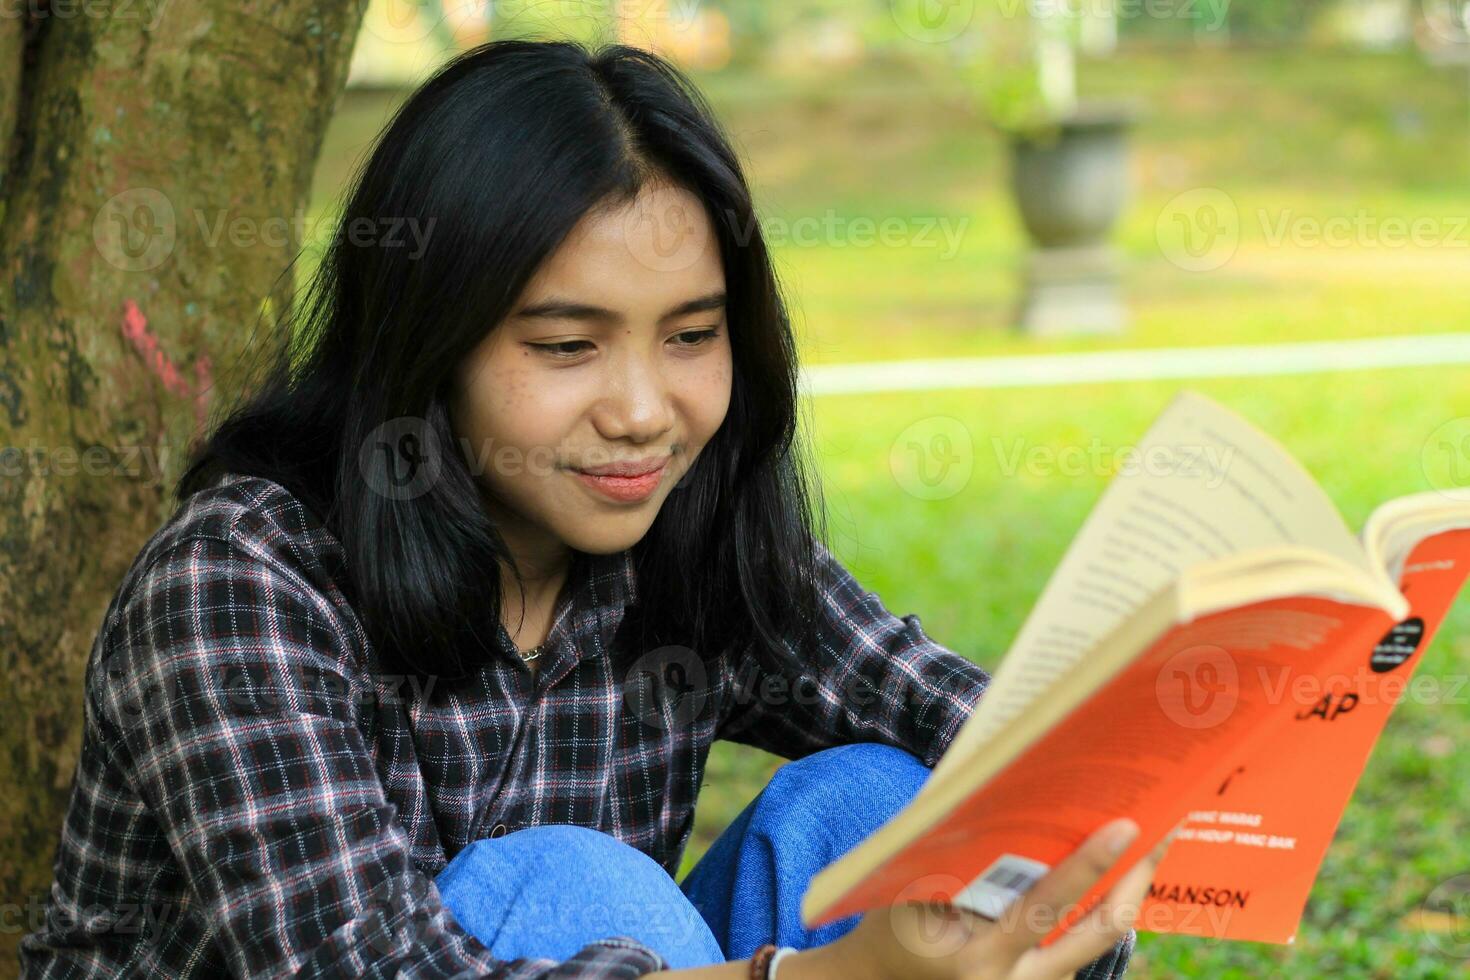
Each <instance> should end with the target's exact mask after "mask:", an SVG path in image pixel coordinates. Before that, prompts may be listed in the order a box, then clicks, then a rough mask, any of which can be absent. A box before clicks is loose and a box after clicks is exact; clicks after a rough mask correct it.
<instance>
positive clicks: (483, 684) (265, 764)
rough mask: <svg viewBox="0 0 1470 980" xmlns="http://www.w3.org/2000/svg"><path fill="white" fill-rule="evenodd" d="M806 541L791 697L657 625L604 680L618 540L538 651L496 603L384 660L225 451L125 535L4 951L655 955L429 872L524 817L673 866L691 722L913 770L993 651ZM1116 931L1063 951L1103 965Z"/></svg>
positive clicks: (315, 968)
mask: <svg viewBox="0 0 1470 980" xmlns="http://www.w3.org/2000/svg"><path fill="white" fill-rule="evenodd" d="M821 555H822V559H823V562H824V563H825V564H826V565H827V567H828V568H829V570H830V572H831V573H832V574H833V575H834V576H835V577H834V578H832V579H831V581H832V583H833V584H832V585H831V587H830V588H829V589H828V590H827V591H826V593H825V596H824V609H825V613H824V617H825V619H824V630H825V634H824V642H823V644H822V653H821V659H820V662H818V663H815V664H812V665H811V670H810V673H809V675H806V676H804V677H803V678H801V680H802V681H803V682H804V683H803V684H800V685H794V689H793V690H792V691H791V692H790V696H789V697H783V696H782V695H781V694H780V691H782V690H784V688H778V687H775V686H773V685H771V684H770V683H768V681H770V680H773V679H769V678H767V677H766V676H765V675H764V674H763V673H762V672H761V671H760V670H759V668H758V667H757V665H756V663H755V660H754V658H753V657H750V656H749V651H748V650H747V651H746V654H745V655H744V656H743V657H734V656H729V657H722V658H720V661H719V662H720V666H719V667H718V668H717V669H711V670H705V669H704V668H703V666H702V665H701V663H700V662H699V661H698V660H696V659H695V658H694V656H693V654H692V652H689V651H683V652H684V653H686V654H688V656H681V655H680V653H679V651H680V648H670V649H672V650H673V651H674V652H673V653H672V654H669V653H668V651H665V652H663V653H658V652H654V653H653V654H650V655H647V656H645V657H643V658H641V659H640V660H638V661H637V662H636V663H635V664H634V665H633V666H632V668H629V669H627V670H626V672H625V674H624V676H617V671H616V670H615V669H614V668H613V667H612V666H611V665H612V663H613V661H614V660H615V659H620V658H612V657H609V656H607V654H608V650H609V645H610V644H612V643H613V642H614V639H615V637H614V634H615V631H616V628H617V626H618V624H619V622H620V620H621V618H622V612H623V610H624V608H625V607H626V606H627V605H628V604H630V603H632V602H633V601H635V600H636V581H635V575H634V573H633V566H632V560H631V555H630V553H629V552H626V551H624V552H621V553H619V554H615V555H606V556H594V555H579V556H578V557H579V561H578V562H577V563H574V566H573V572H572V576H573V577H572V579H571V587H570V588H569V589H568V590H567V592H565V593H563V596H562V601H561V602H560V604H559V605H558V607H557V610H556V612H555V625H554V626H553V628H552V630H551V633H550V635H549V637H548V645H547V652H546V653H544V654H543V660H542V664H543V665H542V667H541V669H540V670H539V671H538V672H537V674H536V675H534V676H533V675H532V673H531V671H530V670H529V668H528V667H527V666H526V665H525V663H523V662H522V661H521V659H520V658H519V656H518V655H517V654H516V650H515V646H514V644H513V643H512V642H511V639H510V636H509V634H508V633H507V632H506V631H505V630H504V628H503V627H502V628H501V632H500V636H499V643H500V646H501V649H500V650H499V651H498V655H497V656H496V657H494V658H492V660H491V662H489V663H486V664H485V665H484V666H482V667H480V668H479V669H478V670H476V671H474V672H472V673H471V674H470V675H468V676H467V677H465V678H461V679H453V680H447V679H436V678H432V677H428V678H417V677H402V676H392V675H388V674H384V673H381V672H379V671H378V670H376V669H375V668H374V666H373V663H372V656H371V651H370V645H369V643H368V640H367V638H366V636H365V634H364V632H363V629H362V626H361V624H360V622H359V620H358V618H357V616H356V615H355V614H354V612H353V610H352V608H351V607H350V606H349V605H348V603H347V601H346V599H345V597H344V596H345V592H346V577H345V574H344V565H343V556H342V551H341V548H340V545H339V544H338V542H337V541H336V540H335V538H333V537H332V536H331V534H330V533H329V532H328V531H327V530H326V529H325V528H324V527H323V526H322V525H321V524H320V523H319V522H318V521H317V520H315V519H314V517H313V516H312V515H310V514H309V513H308V511H307V510H306V508H305V507H304V506H303V505H302V504H301V503H300V502H299V501H298V500H297V499H296V498H295V497H294V496H292V495H291V494H290V493H289V492H288V491H287V490H285V489H284V488H283V487H281V486H279V485H278V484H275V483H273V482H270V481H268V480H264V479H260V478H256V477H240V476H238V475H232V474H226V475H225V476H224V477H222V478H221V479H220V480H218V481H216V483H215V484H214V485H213V486H212V487H210V488H207V489H205V490H203V491H200V492H199V493H196V494H194V495H193V496H191V497H190V498H189V499H188V500H187V501H185V503H184V505H183V506H181V507H180V509H179V511H178V512H177V513H176V514H175V515H174V517H173V518H172V519H171V520H170V521H168V522H167V523H166V524H165V525H164V526H163V527H162V528H160V529H159V531H158V532H157V533H155V534H154V535H153V537H152V538H150V540H149V541H148V543H147V544H146V545H145V547H144V548H143V550H142V551H141V552H140V554H139V555H138V557H137V559H136V560H135V561H134V563H133V565H132V566H131V567H130V569H129V570H128V572H127V574H126V575H125V577H124V579H123V582H122V584H121V586H120V588H119V590H118V592H117V594H116V596H115V597H114V598H113V601H112V603H111V604H110V606H109V607H108V610H107V613H106V616H105V618H104V620H103V623H102V627H101V629H100V630H99V632H98V636H97V640H96V643H95V644H94V646H93V649H92V653H91V656H90V658H89V661H88V665H87V672H86V689H85V718H86V720H85V729H84V732H83V740H82V748H81V756H80V758H79V760H78V763H77V769H76V774H75V778H74V782H73V786H72V795H71V802H70V807H69V810H68V812H67V814H66V819H65V822H64V826H63V828H62V833H61V840H60V845H59V847H58V849H57V856H56V864H55V882H54V884H53V886H52V889H51V893H50V896H49V899H48V902H47V904H46V907H45V918H44V920H43V924H42V927H41V928H39V929H37V930H36V931H34V932H32V933H30V934H29V935H27V936H25V937H24V938H23V940H22V945H21V963H22V966H23V972H24V974H25V975H27V976H36V977H62V976H65V977H76V976H107V977H112V976H139V975H146V976H150V977H152V976H166V977H199V976H203V977H215V976H222V975H233V976H252V977H253V976H285V975H302V976H338V975H351V976H373V977H390V976H402V977H409V978H427V977H448V976H457V977H466V976H474V977H482V976H483V977H497V978H499V977H504V978H525V980H529V978H538V980H552V978H564V977H599V978H631V977H637V976H642V975H644V974H646V973H651V972H655V971H658V970H663V969H668V964H667V962H666V961H665V960H664V959H663V957H662V956H660V955H659V954H658V953H657V952H656V951H655V950H653V949H651V948H649V947H647V946H645V945H643V944H642V943H640V942H637V941H635V940H633V939H630V938H627V937H608V938H606V939H601V940H598V941H595V942H592V943H590V944H588V945H587V946H585V947H583V948H582V949H581V950H580V951H578V952H577V953H576V954H575V955H574V956H572V957H571V958H569V959H566V960H564V961H560V962H558V961H555V960H551V959H527V958H522V959H516V960H502V959H497V958H495V957H494V956H493V955H492V954H491V952H490V951H489V950H488V949H486V948H485V946H483V945H482V944H481V943H479V942H478V941H477V940H476V939H475V938H474V937H472V936H470V935H469V934H468V933H467V932H465V931H464V930H463V928H462V927H460V926H459V925H458V924H457V923H456V922H455V920H454V919H453V917H452V915H451V914H450V913H449V911H448V909H447V908H446V907H445V906H444V905H443V904H442V903H441V901H440V899H439V894H438V891H437V890H436V889H435V888H434V886H433V878H434V876H435V875H436V874H437V873H438V872H439V871H441V870H442V869H443V868H444V866H445V865H446V864H447V863H448V861H449V860H450V859H451V858H452V857H453V856H454V855H455V854H456V853H458V852H459V851H460V850H461V849H462V848H464V847H465V846H466V845H467V844H469V843H470V842H472V841H474V840H477V839H479V838H482V837H487V836H499V835H501V834H503V833H506V832H508V831H510V830H515V829H517V828H520V827H527V826H534V825H539V824H549V823H571V824H578V825H581V826H586V827H592V828H596V829H598V830H601V831H603V832H605V833H608V834H611V835H612V836H614V837H616V838H617V839H619V840H621V841H623V842H625V843H627V844H629V845H631V846H633V847H636V848H638V849H639V850H641V851H643V852H645V853H647V854H648V855H650V856H651V857H653V858H654V859H655V860H657V861H658V862H659V863H660V864H661V865H662V866H663V867H664V868H665V869H667V870H668V872H669V873H670V874H671V875H673V874H675V873H676V872H677V870H678V867H679V864H680V858H681V855H682V853H683V851H684V847H685V844H686V842H687V841H688V839H689V834H690V830H691V828H692V826H693V816H694V805H695V798H696V795H697V793H698V790H699V786H700V781H701V779H702V776H703V772H704V766H705V760H706V757H707V754H708V752H709V748H710V744H711V742H713V741H714V740H715V739H716V738H724V739H729V740H732V741H737V742H742V743H746V744H750V745H755V746H758V747H760V748H762V749H766V750H768V751H771V752H774V753H777V754H778V755H781V756H783V757H786V758H791V759H794V758H799V757H801V756H803V755H806V754H809V753H811V752H814V751H817V750H819V749H822V748H826V747H828V746H832V745H838V744H843V743H848V742H855V741H878V742H886V743H888V744H891V745H896V746H900V747H902V748H905V749H907V750H909V751H911V752H913V753H914V754H915V755H917V756H919V757H920V758H921V759H922V760H923V761H924V763H925V764H926V765H929V766H933V765H934V764H935V762H936V761H937V760H938V759H939V757H940V755H941V754H942V753H943V752H944V750H945V748H946V746H947V745H948V744H949V741H950V739H951V738H953V736H954V734H955V733H956V731H957V730H958V729H959V727H960V725H961V724H962V723H963V722H964V720H965V718H966V717H967V716H968V714H969V711H970V708H971V707H972V706H973V704H974V702H975V700H976V699H977V698H978V697H979V696H980V695H981V693H982V692H983V690H984V688H985V685H986V683H987V682H988V680H989V675H988V674H987V673H986V672H985V671H984V670H982V669H981V668H980V667H979V666H977V665H975V664H973V663H972V662H970V661H969V660H967V659H965V658H964V657H962V656H960V655H959V654H956V653H953V652H950V651H948V650H946V649H945V648H943V647H941V646H939V645H938V644H936V643H935V642H934V641H932V640H930V639H929V638H928V637H926V636H925V635H924V633H923V632H922V629H921V627H920V624H919V620H918V618H917V617H915V616H912V615H910V616H905V617H902V618H898V617H895V616H894V615H892V614H891V613H889V612H888V611H887V610H886V609H885V608H884V607H883V605H882V603H881V602H880V601H879V599H878V597H877V595H875V594H873V593H870V592H866V591H864V590H863V589H862V588H861V587H860V586H859V585H858V583H857V582H856V581H855V580H854V579H853V578H852V576H851V575H850V574H848V573H847V571H846V570H845V569H844V568H842V566H841V565H840V564H838V563H837V562H836V560H835V559H834V558H832V556H831V555H830V553H829V552H827V551H826V549H822V550H821ZM670 656H672V657H673V658H674V659H675V660H677V662H678V664H679V667H680V669H681V670H683V671H684V674H685V676H684V677H683V678H682V681H683V682H684V683H682V684H681V686H680V689H679V691H678V692H676V693H678V694H680V695H681V696H679V697H676V698H670V697H667V696H666V695H667V694H668V693H669V692H668V691H665V690H662V689H660V683H661V682H660V681H659V680H658V679H659V678H663V677H665V676H670V677H672V676H677V675H676V674H671V673H669V671H668V669H667V668H668V667H669V664H668V657H670ZM650 657H663V658H665V659H664V660H662V661H657V662H655V661H653V660H650V659H649V658H650ZM706 675H707V676H706ZM645 681H646V682H647V683H645ZM803 688H805V690H803ZM1131 947H1132V936H1131V935H1130V936H1129V939H1128V942H1127V945H1126V947H1125V946H1124V945H1123V944H1120V947H1119V949H1118V950H1115V952H1114V955H1113V956H1112V957H1111V959H1110V958H1109V957H1104V958H1103V960H1100V961H1099V962H1098V964H1095V965H1094V966H1095V967H1096V968H1097V969H1096V970H1095V971H1094V972H1093V973H1091V974H1089V975H1090V976H1098V977H1103V976H1111V975H1118V974H1119V973H1121V969H1122V968H1123V966H1124V965H1125V964H1126V959H1127V952H1128V951H1129V950H1131ZM1115 971H1117V972H1115Z"/></svg>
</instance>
